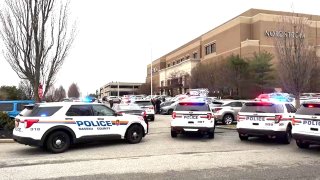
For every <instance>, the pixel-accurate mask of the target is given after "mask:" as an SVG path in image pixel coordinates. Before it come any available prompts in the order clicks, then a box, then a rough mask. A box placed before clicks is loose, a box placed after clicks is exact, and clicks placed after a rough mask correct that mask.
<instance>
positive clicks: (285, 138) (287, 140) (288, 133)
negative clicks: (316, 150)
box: [281, 127, 292, 144]
mask: <svg viewBox="0 0 320 180" xmlns="http://www.w3.org/2000/svg"><path fill="white" fill-rule="evenodd" d="M291 139H292V134H291V128H290V127H287V130H286V133H285V134H284V135H283V137H282V138H281V140H282V142H283V144H290V142H291Z"/></svg>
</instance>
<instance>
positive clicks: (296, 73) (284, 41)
mask: <svg viewBox="0 0 320 180" xmlns="http://www.w3.org/2000/svg"><path fill="white" fill-rule="evenodd" d="M308 25H310V21H309V20H308V19H307V18H305V17H295V16H293V15H292V16H282V17H281V18H279V23H278V24H277V28H278V30H279V32H282V33H278V34H277V35H276V37H275V39H274V43H275V49H276V55H277V58H278V63H277V70H278V72H279V78H280V82H281V84H282V86H283V87H284V89H285V90H287V91H288V92H290V93H292V94H294V95H295V97H296V107H299V106H300V94H301V93H302V92H303V91H304V90H305V88H306V86H307V85H308V83H309V81H310V77H311V73H312V71H313V69H314V67H317V66H314V65H315V64H317V63H318V62H317V61H318V60H317V58H316V51H315V46H314V44H310V42H308V38H307V37H305V36H306V32H307V31H308Z"/></svg>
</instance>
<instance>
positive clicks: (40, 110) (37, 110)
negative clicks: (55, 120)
mask: <svg viewBox="0 0 320 180" xmlns="http://www.w3.org/2000/svg"><path fill="white" fill-rule="evenodd" d="M61 107H62V106H52V107H39V106H34V107H33V109H32V110H28V111H24V112H23V114H22V115H23V116H26V117H49V116H52V115H53V114H54V113H56V112H57V111H58V110H59V109H60V108H61ZM27 109H28V108H27Z"/></svg>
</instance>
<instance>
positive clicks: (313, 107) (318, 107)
mask: <svg viewBox="0 0 320 180" xmlns="http://www.w3.org/2000/svg"><path fill="white" fill-rule="evenodd" d="M296 114H302V115H320V104H302V106H300V108H299V109H298V110H297V112H296Z"/></svg>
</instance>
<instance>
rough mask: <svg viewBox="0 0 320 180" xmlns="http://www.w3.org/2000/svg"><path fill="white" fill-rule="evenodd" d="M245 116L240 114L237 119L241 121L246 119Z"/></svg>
mask: <svg viewBox="0 0 320 180" xmlns="http://www.w3.org/2000/svg"><path fill="white" fill-rule="evenodd" d="M244 119H245V116H240V115H239V114H238V115H237V121H238V122H240V121H241V120H244Z"/></svg>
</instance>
